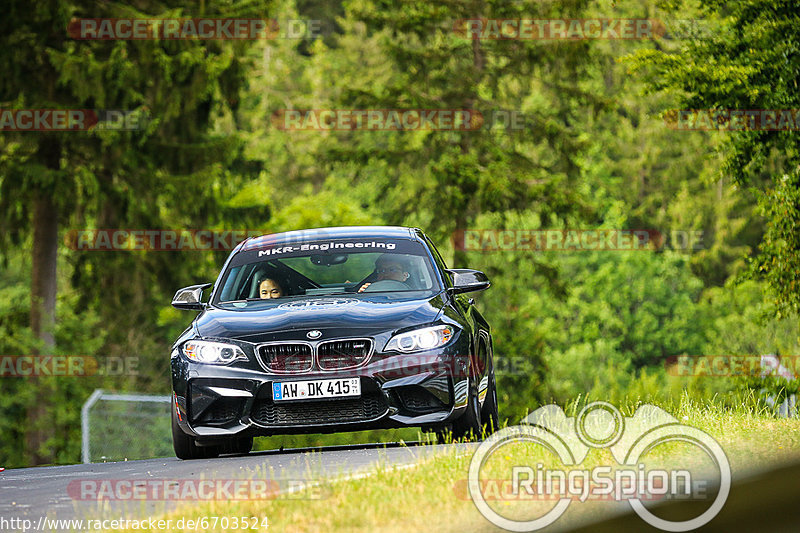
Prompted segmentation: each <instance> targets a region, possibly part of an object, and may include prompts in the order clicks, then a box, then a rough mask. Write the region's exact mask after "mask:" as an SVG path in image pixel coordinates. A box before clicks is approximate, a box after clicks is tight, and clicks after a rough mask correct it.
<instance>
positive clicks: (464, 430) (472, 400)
mask: <svg viewBox="0 0 800 533" xmlns="http://www.w3.org/2000/svg"><path fill="white" fill-rule="evenodd" d="M482 427H483V426H482V425H481V405H480V402H479V401H478V386H477V384H476V383H475V382H474V381H473V380H471V379H470V380H469V392H468V393H467V409H466V412H465V413H464V414H463V415H461V418H459V419H458V420H456V421H455V422H453V440H454V441H455V440H458V439H466V440H468V441H471V440H480V438H481V428H482Z"/></svg>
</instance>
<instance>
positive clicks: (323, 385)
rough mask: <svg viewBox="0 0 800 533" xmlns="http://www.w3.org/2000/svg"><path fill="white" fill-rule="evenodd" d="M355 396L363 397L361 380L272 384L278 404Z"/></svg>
mask: <svg viewBox="0 0 800 533" xmlns="http://www.w3.org/2000/svg"><path fill="white" fill-rule="evenodd" d="M354 396H355V397H358V396H361V380H360V379H359V378H341V379H318V380H314V381H276V382H274V383H273V384H272V399H273V401H276V402H282V401H286V400H308V399H316V398H346V397H354Z"/></svg>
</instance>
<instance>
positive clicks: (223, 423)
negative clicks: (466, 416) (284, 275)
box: [171, 343, 470, 440]
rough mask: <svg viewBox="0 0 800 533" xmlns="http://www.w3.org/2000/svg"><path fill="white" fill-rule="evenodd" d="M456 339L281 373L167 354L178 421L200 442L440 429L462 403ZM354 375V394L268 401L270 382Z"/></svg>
mask: <svg viewBox="0 0 800 533" xmlns="http://www.w3.org/2000/svg"><path fill="white" fill-rule="evenodd" d="M459 344H460V343H458V344H456V345H454V346H451V347H449V348H447V349H443V350H441V351H440V352H438V353H424V354H409V355H398V354H382V353H376V354H373V355H372V356H371V358H370V359H369V361H368V362H367V363H366V364H365V365H364V366H361V367H359V368H355V369H350V370H342V371H314V372H309V373H302V374H281V375H278V374H274V373H270V372H268V371H266V370H263V369H260V368H257V367H256V366H254V365H252V364H243V365H236V366H234V365H230V366H221V365H209V364H201V363H196V362H193V361H190V360H188V359H186V358H185V357H183V356H182V355H180V354H179V353H178V352H177V351H174V352H173V355H172V358H171V367H172V385H173V391H174V394H175V400H176V401H175V406H176V415H177V419H178V425H179V427H180V428H181V430H183V432H184V433H186V434H188V435H192V436H194V437H196V438H199V439H200V440H203V439H209V440H213V439H216V438H221V437H231V436H269V435H281V434H298V433H333V432H338V431H356V430H364V429H385V428H402V427H419V426H430V427H439V426H443V425H446V424H448V423H449V422H451V421H452V420H455V419H456V418H458V417H460V416H461V415H462V414H463V413H464V411H465V408H466V403H467V388H468V371H469V369H470V364H469V356H460V355H457V354H458V353H459V350H458V348H459ZM461 353H467V352H461ZM353 377H358V378H359V379H360V381H361V397H360V398H329V399H320V400H298V401H291V402H277V403H276V402H273V400H272V384H273V383H274V382H276V381H280V382H287V381H297V380H303V381H305V380H315V379H333V378H353Z"/></svg>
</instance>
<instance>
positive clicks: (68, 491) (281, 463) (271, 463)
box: [0, 443, 474, 531]
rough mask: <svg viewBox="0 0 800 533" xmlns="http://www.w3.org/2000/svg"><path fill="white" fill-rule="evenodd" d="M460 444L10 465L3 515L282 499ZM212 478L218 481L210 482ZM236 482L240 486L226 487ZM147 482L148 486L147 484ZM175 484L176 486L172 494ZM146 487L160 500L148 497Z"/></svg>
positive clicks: (145, 511)
mask: <svg viewBox="0 0 800 533" xmlns="http://www.w3.org/2000/svg"><path fill="white" fill-rule="evenodd" d="M453 446H456V447H459V448H463V451H464V453H468V452H469V451H470V450H471V447H472V446H474V445H470V444H455V445H435V446H431V445H425V446H418V445H416V443H406V444H405V445H399V444H385V443H384V444H374V445H353V446H333V447H325V448H316V449H287V450H272V451H264V452H252V453H250V454H248V455H239V456H223V457H220V458H216V459H202V460H192V461H181V460H178V459H176V458H174V457H170V458H162V459H147V460H141V461H125V462H114V463H92V464H85V465H84V464H79V465H67V466H48V467H36V468H21V469H14V470H6V471H4V472H0V519H3V518H5V519H6V520H8V519H12V518H20V519H23V518H24V519H29V520H33V523H34V524H36V523H37V521H38V520H39V518H40V517H42V516H46V517H48V518H58V519H69V518H84V519H87V518H91V519H102V518H131V519H136V518H139V519H140V518H144V517H146V516H151V515H153V514H160V513H162V512H164V511H168V510H170V509H173V508H175V507H176V506H178V505H181V504H185V503H186V500H187V499H188V500H192V499H193V498H192V494H193V489H194V490H198V496H197V498H196V499H198V500H199V499H203V498H207V497H208V496H209V494H211V491H215V492H214V494H215V496H214V497H216V498H226V497H227V496H228V495H229V494H231V493H232V494H234V498H235V497H237V496H236V493H235V491H236V490H241V491H242V492H240V493H239V497H242V496H241V495H244V496H243V497H248V495H252V494H272V497H276V496H275V493H276V492H278V491H280V493H281V496H280V497H291V494H292V493H293V491H294V490H297V489H300V488H301V487H303V486H306V487H308V486H317V485H318V484H319V483H320V482H321V481H326V480H331V479H335V478H340V477H343V476H353V475H357V476H358V475H367V473H368V472H369V471H371V470H373V469H371V468H370V467H371V466H373V465H376V464H381V465H391V466H393V467H398V466H399V467H403V466H405V465H413V464H414V463H416V462H418V461H419V460H420V459H422V458H424V457H427V456H430V455H431V454H436V453H444V452H447V451H449V450H450V448H452V447H453ZM209 480H213V482H214V484H209V483H208V481H209ZM231 480H233V481H235V482H238V484H230V483H229V484H228V485H227V486H225V483H226V482H227V481H231ZM242 480H262V482H261V483H260V484H257V483H256V484H252V483H248V482H244V483H242ZM264 481H265V482H264ZM200 482H206V484H205V485H201V483H200ZM264 485H267V491H266V492H263V489H264ZM137 486H138V487H139V488H140V489H141V492H139V493H138V495H135V494H134V492H133V491H134V490H136V489H135V488H134V487H137ZM146 486H149V488H148V489H145V487H146ZM168 486H171V487H176V488H174V490H175V492H173V493H172V494H171V495H170V497H168V498H165V497H163V495H164V494H165V492H164V491H165V490H168V489H167V488H166V487H168ZM103 490H111V491H115V492H114V493H113V497H112V499H105V500H103V501H98V499H97V498H96V495H98V494H100V493H102V492H103ZM145 490H148V492H147V494H149V495H153V496H155V497H154V498H151V497H150V496H144V497H143V496H142V494H145V492H144V491H145ZM82 491H83V492H82ZM158 491H161V492H160V494H161V495H162V496H161V497H159V493H158ZM259 491H262V492H259ZM106 494H109V493H108V492H106ZM0 529H2V530H4V531H5V530H8V529H6V528H2V527H0ZM9 529H11V528H9Z"/></svg>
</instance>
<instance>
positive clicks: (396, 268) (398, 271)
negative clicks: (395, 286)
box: [358, 254, 411, 292]
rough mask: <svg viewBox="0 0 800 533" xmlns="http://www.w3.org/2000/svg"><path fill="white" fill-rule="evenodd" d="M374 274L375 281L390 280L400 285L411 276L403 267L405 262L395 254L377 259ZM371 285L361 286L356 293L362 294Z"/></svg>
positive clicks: (405, 267) (406, 268)
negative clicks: (375, 275)
mask: <svg viewBox="0 0 800 533" xmlns="http://www.w3.org/2000/svg"><path fill="white" fill-rule="evenodd" d="M375 274H377V277H376V278H375V281H385V280H391V281H399V282H401V283H405V282H406V281H407V280H408V278H409V277H410V276H411V274H409V273H408V267H407V266H406V265H405V261H403V260H402V259H401V258H399V257H398V256H397V255H395V254H383V255H382V256H380V257H378V259H377V260H376V261H375ZM371 284H372V283H365V284H363V285H362V286H361V287H360V288H359V289H358V292H364V291H365V290H366V288H367V287H369V286H370V285H371Z"/></svg>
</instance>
